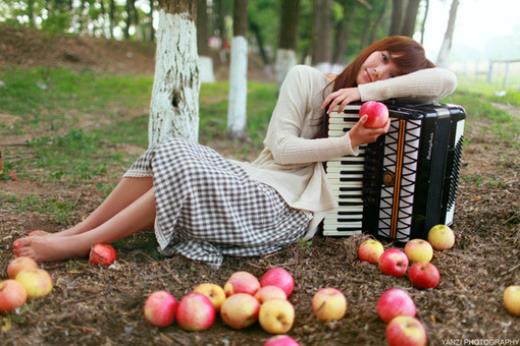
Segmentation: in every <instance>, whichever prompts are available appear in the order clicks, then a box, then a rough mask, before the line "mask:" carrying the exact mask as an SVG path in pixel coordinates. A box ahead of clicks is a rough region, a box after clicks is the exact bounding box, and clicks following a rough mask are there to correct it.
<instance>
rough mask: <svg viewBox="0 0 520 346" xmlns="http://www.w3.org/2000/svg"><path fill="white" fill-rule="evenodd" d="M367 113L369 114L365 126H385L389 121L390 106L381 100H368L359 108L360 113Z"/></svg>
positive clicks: (361, 114)
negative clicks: (387, 106)
mask: <svg viewBox="0 0 520 346" xmlns="http://www.w3.org/2000/svg"><path fill="white" fill-rule="evenodd" d="M365 114H366V115H367V116H368V118H367V121H366V123H365V127H368V128H371V129H379V128H381V127H384V126H385V124H386V122H387V121H388V108H386V106H385V105H384V104H383V103H381V102H377V101H367V102H365V103H363V104H362V105H361V108H360V109H359V115H360V116H363V115H365Z"/></svg>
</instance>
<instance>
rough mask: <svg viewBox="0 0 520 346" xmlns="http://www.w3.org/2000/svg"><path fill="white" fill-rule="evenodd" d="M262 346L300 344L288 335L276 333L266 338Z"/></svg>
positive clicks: (294, 345) (297, 345)
mask: <svg viewBox="0 0 520 346" xmlns="http://www.w3.org/2000/svg"><path fill="white" fill-rule="evenodd" d="M264 346H300V344H299V343H298V342H297V341H296V340H294V339H293V338H291V337H290V336H289V335H277V336H273V337H271V338H269V339H267V340H266V342H265V343H264Z"/></svg>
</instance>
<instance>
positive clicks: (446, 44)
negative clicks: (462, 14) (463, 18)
mask: <svg viewBox="0 0 520 346" xmlns="http://www.w3.org/2000/svg"><path fill="white" fill-rule="evenodd" d="M458 7H459V0H452V2H451V7H450V17H449V19H448V26H447V28H446V33H445V34H444V39H443V40H442V45H441V49H440V50H439V56H438V58H437V65H438V66H440V67H446V66H447V65H448V59H449V56H450V51H451V45H452V43H453V32H454V31H455V20H456V19H457V8H458Z"/></svg>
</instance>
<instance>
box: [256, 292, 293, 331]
mask: <svg viewBox="0 0 520 346" xmlns="http://www.w3.org/2000/svg"><path fill="white" fill-rule="evenodd" d="M258 320H259V322H260V325H261V326H262V328H263V329H264V330H265V331H266V332H268V333H271V334H283V333H287V332H288V331H289V330H291V328H292V326H293V323H294V307H293V306H292V304H291V303H290V302H289V301H288V300H286V299H273V300H269V301H267V302H265V303H263V304H262V305H261V306H260V314H259V316H258Z"/></svg>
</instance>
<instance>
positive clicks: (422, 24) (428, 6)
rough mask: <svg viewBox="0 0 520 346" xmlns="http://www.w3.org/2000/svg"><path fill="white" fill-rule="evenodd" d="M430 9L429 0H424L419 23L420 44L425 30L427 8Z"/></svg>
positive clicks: (422, 41)
mask: <svg viewBox="0 0 520 346" xmlns="http://www.w3.org/2000/svg"><path fill="white" fill-rule="evenodd" d="M429 9H430V0H424V13H423V19H422V23H421V44H423V43H424V32H425V31H426V19H428V10H429Z"/></svg>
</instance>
